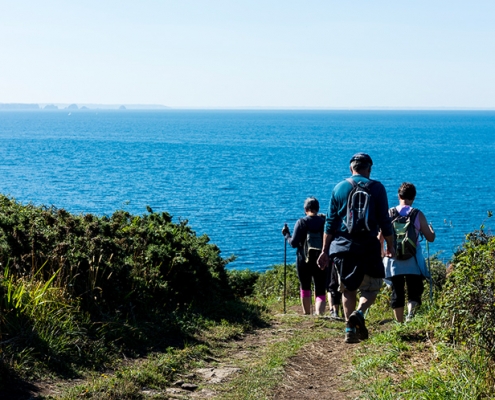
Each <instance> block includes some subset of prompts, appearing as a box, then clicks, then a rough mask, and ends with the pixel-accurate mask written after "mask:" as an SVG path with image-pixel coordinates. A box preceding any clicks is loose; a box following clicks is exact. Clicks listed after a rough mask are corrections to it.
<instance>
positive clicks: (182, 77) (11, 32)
mask: <svg viewBox="0 0 495 400" xmlns="http://www.w3.org/2000/svg"><path fill="white" fill-rule="evenodd" d="M12 102H22V103H31V102H32V103H51V102H53V103H102V104H138V103H140V104H163V105H167V106H171V107H186V108H187V107H191V108H198V107H199V108H201V107H206V108H210V107H213V108H223V107H256V106H259V107H328V108H335V107H337V108H340V107H419V108H421V107H469V108H471V107H473V108H495V1H494V0H479V1H476V0H474V1H465V0H464V1H458V0H449V1H443V0H438V1H436V0H428V1H426V0H416V1H396V0H395V1H392V0H389V1H381V0H373V1H370V0H366V1H364V0H353V1H344V0H335V1H334V0H318V1H314V0H306V1H303V0H298V1H295V0H283V1H282V0H264V1H258V0H249V1H247V0H230V1H220V0H175V1H167V0H162V1H159V0H154V1H153V0H141V1H135V0H133V1H127V0H119V1H116V0H115V1H113V0H112V1H107V0H103V1H102V0H100V1H95V0H86V1H65V0H64V1H54V0H45V1H26V0H18V1H10V0H0V103H12Z"/></svg>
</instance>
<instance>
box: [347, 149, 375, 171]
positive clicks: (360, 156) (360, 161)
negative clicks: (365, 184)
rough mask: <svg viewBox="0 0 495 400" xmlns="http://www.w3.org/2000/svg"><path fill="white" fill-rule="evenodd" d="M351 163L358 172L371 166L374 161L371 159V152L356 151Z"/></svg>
mask: <svg viewBox="0 0 495 400" xmlns="http://www.w3.org/2000/svg"><path fill="white" fill-rule="evenodd" d="M350 164H351V168H352V169H353V171H356V172H358V171H361V170H363V169H368V168H370V167H371V166H372V165H373V161H372V160H371V157H370V156H369V154H366V153H356V154H354V155H353V156H352V158H351V161H350Z"/></svg>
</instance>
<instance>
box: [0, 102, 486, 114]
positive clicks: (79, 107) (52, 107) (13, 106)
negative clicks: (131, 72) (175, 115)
mask: <svg viewBox="0 0 495 400" xmlns="http://www.w3.org/2000/svg"><path fill="white" fill-rule="evenodd" d="M126 110H132V111H170V110H174V111H495V107H261V106H245V107H169V106H164V105H161V104H88V103H72V104H67V103H0V111H70V112H72V111H126Z"/></svg>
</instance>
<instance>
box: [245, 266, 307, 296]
mask: <svg viewBox="0 0 495 400" xmlns="http://www.w3.org/2000/svg"><path fill="white" fill-rule="evenodd" d="M284 275H286V276H285V278H284ZM284 281H285V282H286V296H287V298H293V299H299V280H298V278H297V271H296V266H295V264H288V265H287V267H286V271H285V273H284V265H283V264H279V265H274V266H273V267H272V268H271V269H269V270H267V271H265V272H264V273H262V274H260V276H259V278H258V280H257V281H256V283H255V285H254V294H255V295H256V296H260V297H263V298H281V297H283V295H284Z"/></svg>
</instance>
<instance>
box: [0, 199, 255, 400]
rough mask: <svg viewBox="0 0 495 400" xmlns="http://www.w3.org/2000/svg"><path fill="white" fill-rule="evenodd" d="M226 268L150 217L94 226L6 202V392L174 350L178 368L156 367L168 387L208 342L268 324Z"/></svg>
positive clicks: (163, 218)
mask: <svg viewBox="0 0 495 400" xmlns="http://www.w3.org/2000/svg"><path fill="white" fill-rule="evenodd" d="M229 261H230V259H222V258H221V257H220V250H219V249H218V247H217V246H215V245H213V244H209V238H208V237H207V236H200V237H198V236H196V234H195V233H194V231H192V229H191V228H190V227H189V226H188V225H187V221H181V222H180V223H178V224H175V223H172V222H171V216H170V215H168V214H167V213H161V214H157V213H154V212H153V211H152V210H151V209H150V208H148V213H147V214H146V215H143V216H133V215H130V214H129V213H127V212H124V211H117V212H115V213H114V214H113V215H112V216H110V217H106V216H103V217H97V216H94V215H91V214H87V215H72V214H70V213H68V212H66V211H64V210H59V209H56V208H54V207H50V208H47V207H35V206H33V205H22V204H20V203H18V202H16V201H15V200H14V199H11V198H8V197H5V196H0V262H1V264H2V266H3V268H2V269H3V273H2V274H1V275H0V371H1V372H2V373H0V389H2V387H4V386H5V385H7V383H12V382H14V381H16V382H17V381H19V382H23V381H29V380H33V379H37V378H41V377H48V376H59V377H62V378H76V377H81V376H83V375H85V374H87V373H88V372H90V371H95V373H98V372H101V371H105V370H106V369H108V368H114V367H118V364H119V363H120V360H121V358H122V355H124V356H125V357H140V356H146V355H153V354H161V353H163V352H165V353H168V352H170V351H172V350H174V349H175V350H174V351H175V352H174V351H172V353H173V354H172V358H173V359H174V360H180V361H174V362H173V363H172V362H168V361H167V362H161V361H160V362H157V363H158V364H163V365H166V366H165V367H164V368H165V369H167V370H168V371H169V373H167V374H164V373H161V375H162V378H161V382H160V385H162V386H163V385H165V383H168V384H170V381H171V380H172V379H173V377H174V375H175V373H178V372H179V371H181V370H184V369H185V368H186V366H187V365H188V363H189V362H190V361H191V360H192V359H195V357H197V356H194V357H193V356H191V354H199V353H202V352H204V351H205V350H204V349H202V348H201V347H197V345H200V344H201V334H202V333H203V331H205V330H215V327H216V326H225V325H228V326H229V329H223V330H222V333H221V335H223V337H224V338H227V339H228V338H229V337H230V335H234V336H235V335H237V334H239V331H244V330H246V329H252V328H253V327H255V326H257V325H259V324H261V323H262V320H261V319H260V315H261V312H262V308H261V307H260V306H258V305H255V304H250V303H247V302H241V301H239V300H238V299H237V298H236V297H235V296H234V292H233V290H232V287H231V286H230V284H229V275H228V273H227V270H226V269H225V265H226V264H227V263H228V262H229ZM231 280H232V279H230V281H231ZM240 281H242V280H240ZM225 331H228V332H225ZM229 332H230V333H229ZM191 348H192V349H193V350H190V349H191ZM198 349H200V350H201V351H199V350H198ZM198 351H199V353H198ZM183 354H187V356H184V355H183ZM157 357H158V358H159V356H157ZM155 364H156V363H155ZM170 365H173V366H172V367H171V366H170ZM124 375H125V374H124ZM141 379H142V378H141V377H139V378H136V379H135V381H136V382H135V383H136V385H138V382H140V380H141ZM120 381H122V382H124V381H125V382H126V384H128V385H131V383H132V381H133V380H128V379H121V380H120ZM130 382H131V383H130ZM131 386H132V385H131ZM88 392H91V390H89V389H88ZM109 398H112V397H109ZM115 398H118V396H117V397H115Z"/></svg>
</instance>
